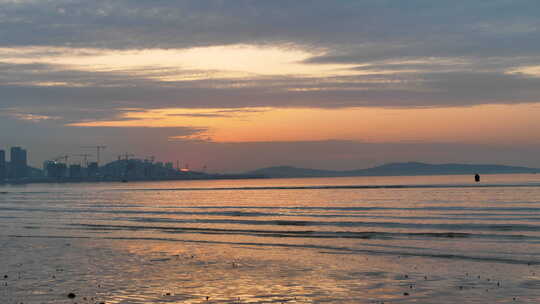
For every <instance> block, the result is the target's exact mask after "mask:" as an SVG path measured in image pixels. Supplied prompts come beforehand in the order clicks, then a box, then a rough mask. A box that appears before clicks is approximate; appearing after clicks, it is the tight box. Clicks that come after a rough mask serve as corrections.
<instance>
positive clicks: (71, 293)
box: [67, 292, 76, 299]
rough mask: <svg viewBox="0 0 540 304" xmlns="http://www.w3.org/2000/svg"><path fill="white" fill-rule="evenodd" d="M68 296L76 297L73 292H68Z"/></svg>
mask: <svg viewBox="0 0 540 304" xmlns="http://www.w3.org/2000/svg"><path fill="white" fill-rule="evenodd" d="M67 297H68V298H70V299H74V298H75V297H76V295H75V294H74V293H73V292H70V293H68V295H67Z"/></svg>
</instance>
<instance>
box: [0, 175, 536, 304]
mask: <svg viewBox="0 0 540 304" xmlns="http://www.w3.org/2000/svg"><path fill="white" fill-rule="evenodd" d="M0 303H2V304H4V303H5V304H11V303H12V304H20V303H24V304H31V303H36V304H42V303H70V304H73V303H79V304H86V303H92V304H96V303H97V304H101V303H107V304H112V303H379V304H380V303H540V175H533V174H530V175H527V174H523V175H514V174H507V175H482V180H481V182H480V183H476V182H474V176H472V175H451V176H413V177H411V176H401V177H346V178H345V177H344V178H301V179H246V180H204V181H203V180H200V181H166V182H128V183H79V184H76V183H74V184H29V185H5V186H0Z"/></svg>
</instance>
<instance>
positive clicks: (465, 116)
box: [71, 104, 540, 144]
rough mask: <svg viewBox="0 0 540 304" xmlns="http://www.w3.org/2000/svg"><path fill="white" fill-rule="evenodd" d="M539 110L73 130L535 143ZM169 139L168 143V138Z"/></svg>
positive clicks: (180, 113)
mask: <svg viewBox="0 0 540 304" xmlns="http://www.w3.org/2000/svg"><path fill="white" fill-rule="evenodd" d="M538 117H540V105H537V104H521V105H483V106H475V107H470V108H463V107H462V108H416V109H386V108H344V109H317V108H309V109H308V108H243V109H229V110H223V109H205V110H193V109H179V108H174V109H172V108H169V109H155V110H137V109H130V111H126V112H125V113H124V114H123V116H122V117H120V118H121V119H119V120H110V121H94V122H82V123H75V124H71V126H78V127H186V126H188V127H198V128H207V129H208V131H207V132H206V133H204V134H201V135H200V137H201V139H204V140H211V141H215V142H259V141H313V140H329V139H342V140H360V141H367V142H397V141H430V142H470V143H501V142H505V143H509V144H511V143H522V144H523V143H524V144H528V143H538V142H540V136H539V135H534V134H533V133H531V130H540V120H538ZM172 139H173V140H174V138H172Z"/></svg>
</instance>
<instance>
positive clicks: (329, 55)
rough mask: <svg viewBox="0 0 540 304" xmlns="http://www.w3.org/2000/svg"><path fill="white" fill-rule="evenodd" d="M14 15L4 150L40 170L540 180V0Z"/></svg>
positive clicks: (16, 10) (4, 73) (38, 8)
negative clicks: (89, 159) (397, 170)
mask: <svg viewBox="0 0 540 304" xmlns="http://www.w3.org/2000/svg"><path fill="white" fill-rule="evenodd" d="M0 4H1V5H0V15H1V16H5V18H2V19H0V25H1V26H0V36H1V37H2V39H0V90H1V92H2V96H1V97H0V129H1V130H2V132H0V143H2V145H4V146H23V147H26V148H27V149H28V150H30V151H32V158H31V159H30V164H31V165H32V166H35V167H40V166H41V164H42V163H43V162H44V161H45V160H48V159H51V158H53V157H56V156H58V155H62V154H69V153H77V154H81V153H93V154H95V153H94V152H92V151H89V150H84V149H80V148H79V147H82V146H92V145H106V146H108V147H109V148H108V149H107V150H106V151H104V153H103V161H104V162H110V161H113V160H114V159H115V158H116V156H117V155H118V154H121V153H125V152H129V153H133V154H136V155H140V157H141V158H145V157H150V156H155V157H156V158H159V159H162V160H163V161H165V162H176V160H181V161H182V162H188V163H190V164H191V165H192V166H194V167H199V168H202V167H203V166H205V165H207V166H208V168H209V170H210V171H214V172H243V171H248V170H252V169H257V168H261V167H268V166H277V165H294V166H298V167H307V168H320V169H332V170H346V169H350V168H365V167H370V166H374V165H379V164H383V163H388V162H402V161H426V162H430V163H450V162H455V163H497V164H506V165H519V166H529V167H540V156H539V155H540V153H538V152H539V151H540V132H538V131H537V130H540V120H539V119H538V117H540V103H539V102H540V66H539V65H538V63H537V62H539V56H538V54H539V51H540V43H539V42H538V41H540V39H538V38H539V36H540V23H539V21H538V20H540V19H539V18H538V17H539V16H538V15H539V13H538V9H537V8H538V4H537V2H536V1H525V0H522V1H509V0H508V1H487V2H471V1H464V0H463V1H461V0H460V1H452V2H437V3H436V4H433V3H432V2H430V1H421V0H412V1H406V2H403V3H401V2H396V1H332V2H330V1H321V0H314V1H284V0H283V1H281V0H279V1H234V2H224V1H217V0H216V1H214V0H208V1H199V0H197V1H196V0H186V1H175V2H167V1H153V2H152V3H144V2H139V1H123V0H120V1H115V2H112V3H109V2H108V1H104V2H88V1H64V0H53V1H47V2H40V1H6V0H3V1H2V0H0ZM373 16H377V17H376V18H374V17H373ZM94 157H95V156H94Z"/></svg>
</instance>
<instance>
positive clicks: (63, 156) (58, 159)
mask: <svg viewBox="0 0 540 304" xmlns="http://www.w3.org/2000/svg"><path fill="white" fill-rule="evenodd" d="M62 159H63V160H64V162H65V163H66V165H67V163H68V159H69V155H60V156H58V157H57V158H53V160H52V161H54V162H59V161H60V160H62Z"/></svg>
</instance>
